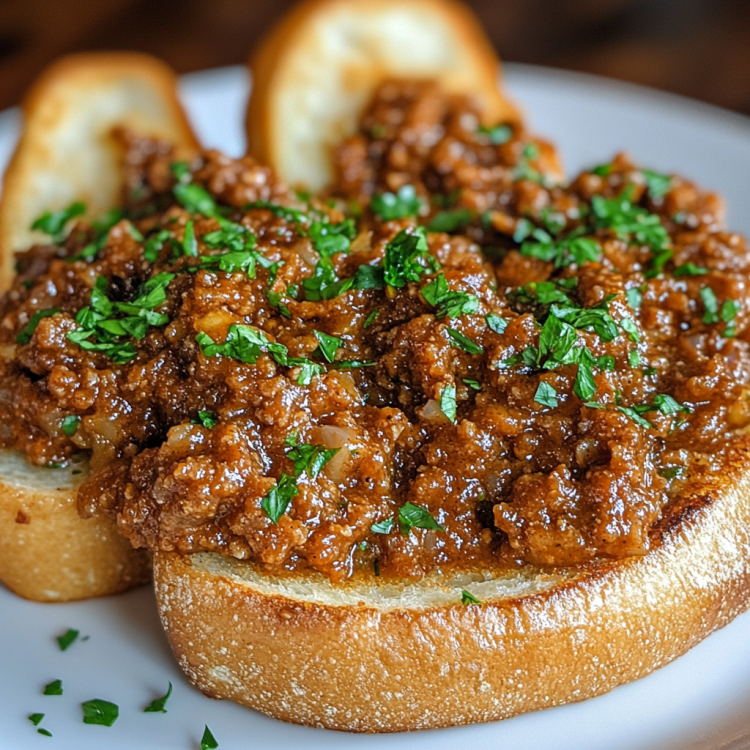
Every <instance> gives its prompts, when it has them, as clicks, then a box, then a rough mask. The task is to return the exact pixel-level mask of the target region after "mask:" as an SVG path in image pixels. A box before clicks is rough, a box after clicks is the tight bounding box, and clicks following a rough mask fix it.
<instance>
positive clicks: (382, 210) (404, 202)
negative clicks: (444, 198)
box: [370, 185, 422, 221]
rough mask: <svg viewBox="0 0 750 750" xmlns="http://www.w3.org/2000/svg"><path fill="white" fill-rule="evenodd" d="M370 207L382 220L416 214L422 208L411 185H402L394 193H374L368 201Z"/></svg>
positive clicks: (391, 219)
mask: <svg viewBox="0 0 750 750" xmlns="http://www.w3.org/2000/svg"><path fill="white" fill-rule="evenodd" d="M370 209H371V210H372V212H373V213H374V214H377V215H378V216H380V218H381V219H382V220H383V221H393V220H394V219H406V218H407V217H409V216H417V215H418V214H419V212H420V210H421V209H422V201H421V200H420V199H419V197H418V196H417V191H416V190H415V189H414V186H413V185H403V186H402V187H401V188H399V191H398V193H396V194H394V193H382V194H381V195H374V196H373V198H372V201H371V202H370Z"/></svg>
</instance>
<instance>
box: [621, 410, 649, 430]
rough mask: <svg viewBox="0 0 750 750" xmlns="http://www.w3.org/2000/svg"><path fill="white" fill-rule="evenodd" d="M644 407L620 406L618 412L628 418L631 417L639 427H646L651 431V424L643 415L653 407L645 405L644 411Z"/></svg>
mask: <svg viewBox="0 0 750 750" xmlns="http://www.w3.org/2000/svg"><path fill="white" fill-rule="evenodd" d="M643 406H644V405H638V406H618V407H617V411H619V412H622V413H623V414H624V415H625V416H626V417H630V419H632V420H633V422H635V423H636V424H637V425H638V426H639V427H645V428H646V429H649V428H651V427H653V425H652V424H651V422H649V421H648V419H644V418H643V417H642V416H641V414H645V413H646V412H647V411H650V410H651V407H650V406H649V405H648V404H645V406H646V408H645V409H643Z"/></svg>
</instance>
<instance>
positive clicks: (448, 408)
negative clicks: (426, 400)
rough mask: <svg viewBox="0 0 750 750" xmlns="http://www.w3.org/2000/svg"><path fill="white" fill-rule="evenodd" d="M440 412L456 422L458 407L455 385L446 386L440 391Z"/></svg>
mask: <svg viewBox="0 0 750 750" xmlns="http://www.w3.org/2000/svg"><path fill="white" fill-rule="evenodd" d="M440 411H442V412H443V414H445V416H446V417H448V419H449V420H450V421H451V422H453V423H455V422H456V411H457V405H456V386H455V385H446V386H445V387H444V388H443V389H442V390H441V391H440Z"/></svg>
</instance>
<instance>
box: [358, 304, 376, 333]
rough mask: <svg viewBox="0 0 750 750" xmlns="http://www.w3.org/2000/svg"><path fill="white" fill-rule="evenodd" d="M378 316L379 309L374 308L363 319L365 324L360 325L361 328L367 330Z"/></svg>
mask: <svg viewBox="0 0 750 750" xmlns="http://www.w3.org/2000/svg"><path fill="white" fill-rule="evenodd" d="M379 314H380V308H379V307H376V308H375V309H374V310H372V312H370V314H369V315H368V316H367V317H366V318H365V322H364V323H363V324H362V328H364V329H367V328H369V327H370V326H371V325H372V324H373V323H374V322H375V320H376V319H377V317H378V315H379Z"/></svg>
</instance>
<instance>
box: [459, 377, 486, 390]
mask: <svg viewBox="0 0 750 750" xmlns="http://www.w3.org/2000/svg"><path fill="white" fill-rule="evenodd" d="M462 381H463V382H464V383H466V385H468V386H469V388H471V389H472V390H475V391H481V390H482V384H481V383H480V382H479V381H478V380H473V379H472V378H462Z"/></svg>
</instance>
